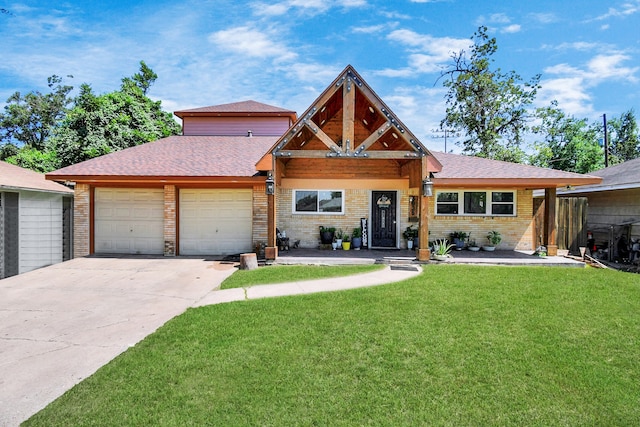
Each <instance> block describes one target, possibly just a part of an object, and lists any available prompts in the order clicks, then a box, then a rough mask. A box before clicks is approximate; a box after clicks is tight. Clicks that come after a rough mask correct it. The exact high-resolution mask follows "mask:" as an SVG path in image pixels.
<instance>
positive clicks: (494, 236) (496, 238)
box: [482, 230, 502, 252]
mask: <svg viewBox="0 0 640 427" xmlns="http://www.w3.org/2000/svg"><path fill="white" fill-rule="evenodd" d="M487 240H488V241H489V243H490V244H489V245H487V246H483V247H482V250H483V251H489V252H491V251H494V250H495V249H496V246H498V244H499V243H500V242H501V241H502V236H501V235H500V232H499V231H496V230H492V231H490V232H488V233H487Z"/></svg>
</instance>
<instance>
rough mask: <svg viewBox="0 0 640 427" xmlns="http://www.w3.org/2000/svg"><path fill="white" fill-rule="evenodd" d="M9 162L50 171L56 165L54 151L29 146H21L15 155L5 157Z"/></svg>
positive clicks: (42, 171) (56, 160) (41, 170)
mask: <svg viewBox="0 0 640 427" xmlns="http://www.w3.org/2000/svg"><path fill="white" fill-rule="evenodd" d="M6 161H7V163H11V164H14V165H17V166H21V167H23V168H27V169H31V170H34V171H36V172H41V173H45V172H50V171H52V170H54V169H56V168H57V167H58V164H59V162H58V159H57V157H56V153H55V152H54V151H51V150H46V151H40V150H37V149H35V148H31V147H26V146H25V147H23V148H22V149H21V150H20V151H18V152H17V153H16V154H15V155H13V156H11V157H7V158H6Z"/></svg>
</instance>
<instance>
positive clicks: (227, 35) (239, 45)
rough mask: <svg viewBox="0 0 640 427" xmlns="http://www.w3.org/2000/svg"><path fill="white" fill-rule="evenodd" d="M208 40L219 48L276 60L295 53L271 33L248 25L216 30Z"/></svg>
mask: <svg viewBox="0 0 640 427" xmlns="http://www.w3.org/2000/svg"><path fill="white" fill-rule="evenodd" d="M208 40H209V41H210V42H211V43H214V44H216V45H217V46H218V47H220V48H221V49H225V50H228V51H232V52H236V53H238V54H242V55H247V56H249V57H254V58H274V59H275V60H276V61H288V60H292V59H294V58H295V57H296V56H297V55H296V53H295V52H292V51H290V50H289V49H288V48H287V46H286V45H284V44H282V43H279V42H277V41H275V40H273V39H272V38H271V35H270V34H268V33H266V32H263V31H259V30H257V29H254V28H250V27H235V28H230V29H227V30H221V31H216V32H215V33H212V34H211V35H209V38H208Z"/></svg>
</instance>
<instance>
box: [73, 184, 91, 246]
mask: <svg viewBox="0 0 640 427" xmlns="http://www.w3.org/2000/svg"><path fill="white" fill-rule="evenodd" d="M91 227H92V224H91V186H90V185H89V184H76V188H75V194H74V198H73V257H74V258H78V257H83V256H87V255H89V254H90V239H91Z"/></svg>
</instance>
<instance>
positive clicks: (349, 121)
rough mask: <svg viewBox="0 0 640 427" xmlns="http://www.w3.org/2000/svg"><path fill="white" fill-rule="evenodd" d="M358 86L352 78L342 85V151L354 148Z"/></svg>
mask: <svg viewBox="0 0 640 427" xmlns="http://www.w3.org/2000/svg"><path fill="white" fill-rule="evenodd" d="M356 90H357V89H356V84H355V82H354V81H353V79H352V78H351V76H348V77H347V80H346V81H345V82H344V83H343V84H342V151H343V152H348V151H349V150H351V149H353V148H354V144H355V141H354V135H355V121H356Z"/></svg>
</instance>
